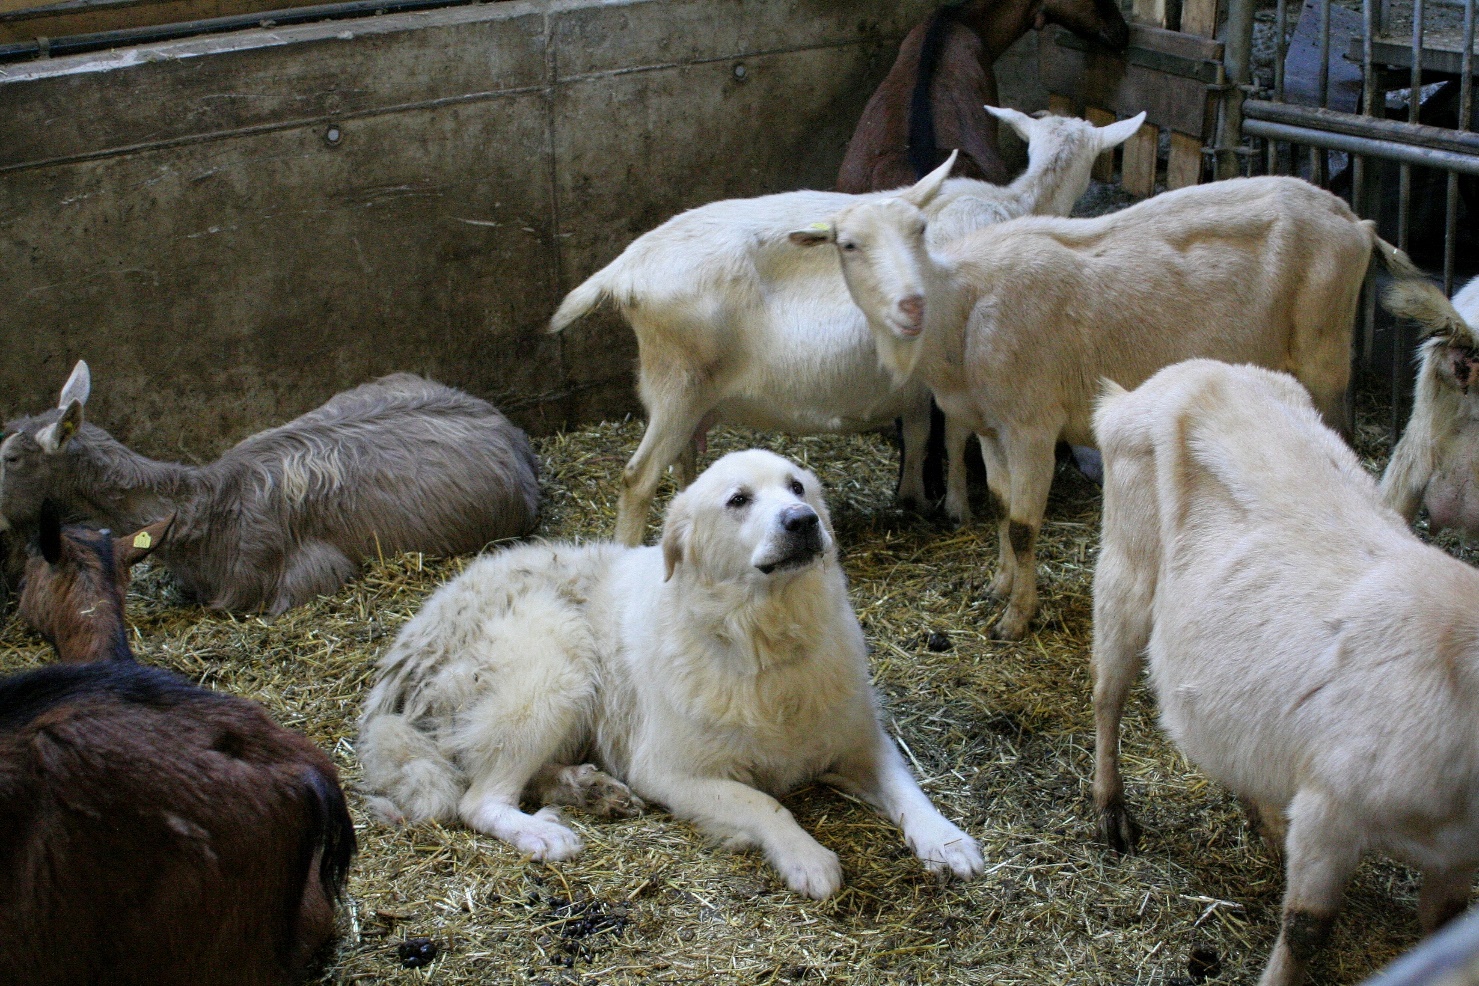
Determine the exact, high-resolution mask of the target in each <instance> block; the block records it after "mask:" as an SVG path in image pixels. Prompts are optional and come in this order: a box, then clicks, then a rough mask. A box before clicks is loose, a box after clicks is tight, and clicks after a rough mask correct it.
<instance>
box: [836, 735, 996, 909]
mask: <svg viewBox="0 0 1479 986" xmlns="http://www.w3.org/2000/svg"><path fill="white" fill-rule="evenodd" d="M822 780H823V781H824V782H826V783H828V784H831V785H832V786H834V787H836V788H838V789H839V790H842V791H846V792H847V793H849V794H851V795H853V796H854V797H857V798H861V799H862V800H863V801H866V802H867V803H868V804H869V805H872V807H873V810H874V811H876V812H878V814H879V815H881V816H883V817H884V818H886V819H888V820H889V821H890V822H893V823H894V824H895V825H897V826H898V827H899V828H900V829H901V830H902V831H903V833H904V842H905V843H906V844H907V845H908V846H909V848H910V850H911V851H913V853H914V855H915V856H917V857H919V860H920V862H922V863H924V868H925V869H926V870H928V871H929V872H930V873H932V874H934V875H935V877H936V878H938V879H940V880H942V881H943V880H949V879H951V878H952V877H953V878H955V879H959V880H971V879H975V878H976V877H978V876H980V875H981V870H982V869H984V868H985V863H984V861H983V860H982V858H981V848H980V847H979V846H978V845H976V840H975V839H972V838H971V837H970V836H969V835H966V834H965V833H964V832H962V831H961V830H960V828H959V827H958V826H957V825H955V824H954V823H953V822H951V821H950V820H949V819H947V818H946V817H945V816H944V815H941V814H940V812H939V811H938V810H937V809H936V808H935V806H934V805H932V804H930V800H929V798H927V797H925V794H924V792H923V791H921V790H920V789H919V783H918V782H917V781H916V780H915V779H914V775H913V774H911V773H910V772H909V767H908V765H907V764H905V763H904V758H903V757H902V756H900V755H899V751H898V748H897V747H895V746H894V742H893V740H891V739H889V737H888V734H887V733H885V732H884V731H883V727H882V726H879V727H878V728H877V729H876V730H875V731H874V735H873V736H872V737H870V738H869V742H867V743H866V744H865V745H864V746H863V747H862V748H860V749H857V750H853V751H851V752H849V753H848V754H846V755H844V756H843V757H842V758H841V760H840V761H839V762H838V763H837V765H836V766H835V767H834V769H833V770H832V771H831V772H830V773H828V774H826V775H824V776H823V777H822Z"/></svg>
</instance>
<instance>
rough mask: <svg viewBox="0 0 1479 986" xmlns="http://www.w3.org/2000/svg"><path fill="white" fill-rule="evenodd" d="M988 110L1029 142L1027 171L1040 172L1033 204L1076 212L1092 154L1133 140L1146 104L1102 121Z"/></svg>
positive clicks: (1041, 211) (1052, 211)
mask: <svg viewBox="0 0 1479 986" xmlns="http://www.w3.org/2000/svg"><path fill="white" fill-rule="evenodd" d="M985 110H986V112H988V113H990V114H991V115H992V116H994V117H996V118H997V119H998V120H1001V121H1002V122H1003V123H1005V124H1006V125H1007V126H1009V127H1011V128H1012V129H1013V130H1015V131H1016V132H1017V135H1018V136H1019V137H1021V138H1022V139H1023V140H1025V141H1026V142H1027V172H1028V173H1029V174H1035V175H1038V176H1040V178H1041V181H1040V183H1039V192H1040V195H1039V198H1038V201H1037V203H1036V204H1035V205H1034V206H1033V210H1032V211H1033V212H1035V213H1036V214H1038V215H1040V216H1066V215H1068V214H1069V213H1070V212H1072V211H1073V206H1074V203H1076V202H1077V201H1078V199H1079V196H1081V195H1083V194H1084V191H1085V190H1086V189H1087V188H1088V187H1089V173H1090V172H1091V171H1092V170H1093V167H1094V159H1095V158H1097V157H1098V156H1099V155H1100V154H1103V153H1104V152H1105V151H1111V150H1114V149H1115V148H1116V147H1118V146H1120V145H1121V144H1123V143H1124V142H1125V141H1127V140H1129V139H1130V138H1131V137H1133V136H1134V135H1135V132H1136V131H1138V130H1139V129H1140V126H1141V124H1143V123H1144V122H1145V111H1144V110H1142V111H1141V112H1139V113H1137V114H1136V115H1135V116H1132V117H1130V118H1129V119H1128V120H1119V121H1117V122H1115V123H1110V124H1106V125H1105V126H1102V127H1096V126H1094V125H1093V124H1092V123H1090V122H1089V121H1088V120H1083V119H1080V118H1078V117H1076V116H1052V115H1049V114H1040V115H1037V116H1028V115H1027V114H1026V113H1022V112H1019V111H1017V110H1014V109H1009V108H1008V107H1005V106H987V107H985Z"/></svg>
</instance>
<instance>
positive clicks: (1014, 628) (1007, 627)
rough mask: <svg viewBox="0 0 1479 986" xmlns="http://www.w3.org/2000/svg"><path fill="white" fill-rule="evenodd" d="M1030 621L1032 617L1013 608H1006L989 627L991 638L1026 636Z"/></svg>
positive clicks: (1017, 638)
mask: <svg viewBox="0 0 1479 986" xmlns="http://www.w3.org/2000/svg"><path fill="white" fill-rule="evenodd" d="M1031 622H1032V617H1030V616H1026V617H1024V616H1023V615H1022V614H1021V613H1019V612H1017V611H1016V610H1014V609H1010V608H1008V609H1006V610H1004V611H1003V612H1002V614H1001V619H999V620H997V621H996V626H994V627H992V628H991V639H992V640H1021V639H1022V638H1024V637H1026V636H1027V626H1028V624H1030V623H1031Z"/></svg>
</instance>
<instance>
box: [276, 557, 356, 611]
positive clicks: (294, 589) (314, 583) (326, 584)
mask: <svg viewBox="0 0 1479 986" xmlns="http://www.w3.org/2000/svg"><path fill="white" fill-rule="evenodd" d="M358 568H359V566H358V565H357V564H355V562H354V561H353V559H351V558H350V557H349V556H348V555H346V554H345V553H344V552H343V551H341V550H339V549H338V548H336V547H334V546H333V545H332V544H329V543H327V542H325V541H305V542H303V543H302V544H300V545H298V546H297V547H296V548H294V549H293V550H292V551H291V552H290V553H289V554H288V556H287V560H286V561H285V562H284V564H283V569H282V576H281V577H280V578H279V579H278V580H277V591H276V592H275V593H274V596H273V599H272V602H271V604H270V605H269V606H268V607H267V613H268V615H269V616H281V615H282V614H283V613H285V612H287V611H288V610H290V609H292V608H293V607H294V606H301V605H302V604H304V603H307V602H312V601H313V600H314V599H316V598H318V597H319V596H331V595H333V594H334V593H336V592H338V591H339V587H340V586H342V585H343V584H344V583H345V582H348V581H349V580H350V579H351V578H353V577H354V574H355V571H356V570H357V569H358Z"/></svg>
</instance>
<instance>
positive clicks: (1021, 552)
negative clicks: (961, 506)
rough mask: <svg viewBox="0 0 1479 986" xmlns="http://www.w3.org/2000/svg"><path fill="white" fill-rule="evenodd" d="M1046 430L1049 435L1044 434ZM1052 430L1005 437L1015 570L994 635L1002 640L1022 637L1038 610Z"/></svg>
mask: <svg viewBox="0 0 1479 986" xmlns="http://www.w3.org/2000/svg"><path fill="white" fill-rule="evenodd" d="M1044 436H1046V437H1044ZM1053 444H1054V439H1053V436H1052V433H1051V432H1049V431H1047V430H1044V431H1043V433H1042V434H1041V435H1024V434H1021V433H1017V434H1011V435H1008V436H1006V440H1005V441H1004V442H1003V443H1002V445H1003V448H1004V449H1005V452H1006V460H1007V471H1008V473H1009V474H1010V482H1011V499H1010V500H1009V501H1008V506H1007V518H1006V525H1005V527H1006V530H1005V534H1006V536H1007V542H1008V544H1009V545H1010V547H1011V556H1012V564H1013V567H1014V574H1013V576H1012V591H1011V595H1010V596H1008V597H1007V606H1006V609H1005V610H1003V611H1002V614H1001V619H1000V620H998V621H997V624H996V629H995V630H994V631H993V634H992V635H993V636H994V637H996V638H997V639H998V640H1021V639H1022V638H1023V637H1024V636H1026V635H1027V626H1028V624H1030V623H1031V622H1032V618H1033V616H1035V615H1036V614H1037V556H1036V552H1035V550H1034V549H1035V547H1036V545H1037V532H1038V530H1039V529H1041V527H1042V520H1043V514H1044V513H1045V512H1046V511H1047V507H1048V489H1049V487H1051V486H1052V483H1053Z"/></svg>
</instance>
